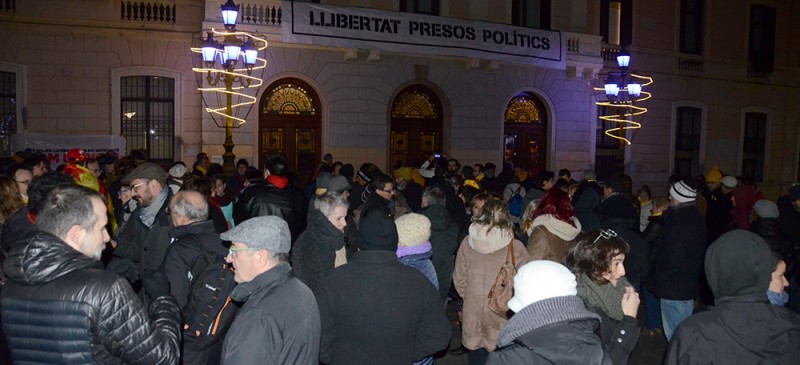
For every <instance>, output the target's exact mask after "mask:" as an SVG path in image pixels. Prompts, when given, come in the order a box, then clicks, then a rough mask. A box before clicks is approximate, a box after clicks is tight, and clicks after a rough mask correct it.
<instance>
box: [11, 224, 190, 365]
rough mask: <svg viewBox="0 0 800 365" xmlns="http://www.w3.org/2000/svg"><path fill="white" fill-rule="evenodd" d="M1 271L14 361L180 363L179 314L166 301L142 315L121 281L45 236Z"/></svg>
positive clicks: (20, 249)
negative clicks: (4, 284) (3, 277)
mask: <svg viewBox="0 0 800 365" xmlns="http://www.w3.org/2000/svg"><path fill="white" fill-rule="evenodd" d="M3 270H4V271H5V273H6V276H7V278H8V280H9V281H8V282H7V283H6V286H5V287H4V288H3V293H2V301H0V303H1V304H0V305H1V306H2V317H3V327H4V330H5V333H6V336H7V337H8V344H9V347H10V348H11V350H12V355H13V358H14V361H15V362H16V363H19V364H22V363H37V364H47V363H49V364H55V363H70V364H75V363H96V364H116V363H127V364H175V363H177V361H178V356H179V354H180V347H179V339H180V332H179V326H180V323H181V322H180V321H181V316H180V312H179V310H178V306H177V305H176V304H175V299H174V298H172V297H171V296H162V297H158V298H156V299H155V300H153V301H152V303H151V305H150V308H149V310H145V308H144V306H143V305H142V302H141V301H140V300H139V299H138V298H137V297H136V294H134V293H133V290H132V289H131V286H130V285H129V284H128V282H127V281H125V279H123V278H121V277H118V276H117V275H115V274H114V273H112V272H110V271H106V270H103V268H102V264H101V263H100V261H98V260H94V259H92V258H90V257H88V256H85V255H84V254H82V253H80V252H78V251H76V250H74V249H73V248H72V247H70V246H68V245H67V244H66V243H65V242H64V241H62V240H60V239H59V238H58V237H55V236H53V235H51V234H49V233H45V232H37V233H35V234H34V235H33V236H32V237H30V239H29V240H27V241H26V242H25V243H24V244H22V245H20V246H19V247H18V248H17V249H15V250H14V251H12V252H11V254H10V255H9V257H8V259H7V260H6V262H5V264H4V267H3ZM148 313H150V314H149V315H148ZM32 343H35V344H36V347H35V349H34V348H32V347H31V344H32Z"/></svg>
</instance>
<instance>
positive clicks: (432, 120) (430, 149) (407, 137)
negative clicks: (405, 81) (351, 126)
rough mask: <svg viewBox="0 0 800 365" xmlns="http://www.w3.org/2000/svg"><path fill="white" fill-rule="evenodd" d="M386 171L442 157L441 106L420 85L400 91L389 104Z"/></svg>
mask: <svg viewBox="0 0 800 365" xmlns="http://www.w3.org/2000/svg"><path fill="white" fill-rule="evenodd" d="M391 110H392V120H391V136H390V143H389V164H390V167H394V166H397V165H401V164H402V165H412V164H417V163H421V162H422V161H423V160H424V158H425V157H426V156H427V155H429V154H431V153H442V152H443V151H442V149H443V146H442V121H443V119H442V103H441V102H440V101H439V98H438V97H437V96H436V94H434V93H433V91H431V90H430V89H428V88H427V87H425V86H422V85H412V86H409V87H406V88H405V89H403V90H401V91H400V93H398V94H397V97H396V98H395V99H394V102H393V103H392V109H391Z"/></svg>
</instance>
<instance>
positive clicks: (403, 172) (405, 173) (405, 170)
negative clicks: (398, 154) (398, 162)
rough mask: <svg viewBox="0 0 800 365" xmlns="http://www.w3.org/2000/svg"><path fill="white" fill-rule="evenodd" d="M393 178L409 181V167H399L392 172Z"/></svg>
mask: <svg viewBox="0 0 800 365" xmlns="http://www.w3.org/2000/svg"><path fill="white" fill-rule="evenodd" d="M394 176H397V177H402V178H403V180H405V181H409V180H411V168H410V167H401V168H399V169H397V170H394Z"/></svg>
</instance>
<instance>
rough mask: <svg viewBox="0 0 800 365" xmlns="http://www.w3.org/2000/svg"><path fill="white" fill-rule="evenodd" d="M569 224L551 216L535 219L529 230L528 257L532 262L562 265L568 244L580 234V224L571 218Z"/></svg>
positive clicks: (546, 215) (541, 216) (567, 250)
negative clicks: (546, 261) (551, 262)
mask: <svg viewBox="0 0 800 365" xmlns="http://www.w3.org/2000/svg"><path fill="white" fill-rule="evenodd" d="M572 223H573V224H574V225H573V224H569V223H567V222H564V221H562V220H559V219H558V218H556V217H555V216H553V215H552V214H545V215H540V216H538V217H536V219H534V220H533V224H531V228H530V233H529V234H530V238H528V256H529V257H530V259H531V261H533V260H550V261H555V262H558V263H563V262H564V258H566V257H567V252H569V247H570V243H571V242H572V240H574V239H575V237H577V236H578V234H579V233H581V222H580V221H578V219H577V218H575V217H573V218H572Z"/></svg>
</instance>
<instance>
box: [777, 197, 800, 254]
mask: <svg viewBox="0 0 800 365" xmlns="http://www.w3.org/2000/svg"><path fill="white" fill-rule="evenodd" d="M789 199H790V198H789V196H788V195H784V196H782V197H780V198H778V201H777V202H776V204H777V205H778V212H779V214H780V215H779V216H778V222H779V223H780V226H781V231H782V232H783V234H785V235H786V237H789V239H790V240H791V241H792V245H794V247H795V249H797V248H798V247H800V211H798V210H797V209H795V208H794V205H792V202H791V201H789Z"/></svg>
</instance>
